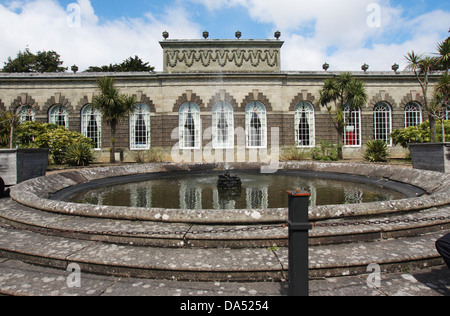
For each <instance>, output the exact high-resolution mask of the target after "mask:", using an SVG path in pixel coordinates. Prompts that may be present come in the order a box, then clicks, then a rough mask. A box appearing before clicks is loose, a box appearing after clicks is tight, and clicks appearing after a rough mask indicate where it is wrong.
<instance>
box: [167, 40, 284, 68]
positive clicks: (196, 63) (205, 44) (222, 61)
mask: <svg viewBox="0 0 450 316" xmlns="http://www.w3.org/2000/svg"><path fill="white" fill-rule="evenodd" d="M283 43H284V42H282V41H279V40H165V41H161V42H160V44H161V47H162V48H163V51H164V72H167V73H177V72H243V71H258V72H277V71H280V70H281V60H280V50H281V47H282V46H283Z"/></svg>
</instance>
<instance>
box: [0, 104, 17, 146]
mask: <svg viewBox="0 0 450 316" xmlns="http://www.w3.org/2000/svg"><path fill="white" fill-rule="evenodd" d="M19 123H20V116H19V114H16V113H14V112H12V111H2V112H1V113H0V124H1V125H2V127H1V129H2V130H3V132H2V133H1V134H3V136H1V135H0V143H4V144H6V143H8V144H9V148H10V149H13V148H14V130H15V128H16V127H17V126H18V125H19ZM8 132H9V139H7V137H6V134H7V133H8Z"/></svg>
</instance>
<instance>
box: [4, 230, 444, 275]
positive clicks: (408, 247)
mask: <svg viewBox="0 0 450 316" xmlns="http://www.w3.org/2000/svg"><path fill="white" fill-rule="evenodd" d="M441 236H443V233H430V234H426V235H424V236H417V237H408V238H402V239H392V240H385V241H377V242H368V243H357V244H340V245H323V246H312V247H310V276H311V277H312V278H320V277H330V276H342V275H355V274H361V273H364V272H365V271H366V270H367V266H368V265H369V264H374V263H375V264H379V265H380V266H381V267H382V269H383V271H389V272H393V271H399V270H400V271H401V270H403V269H405V268H412V267H414V268H421V267H428V266H434V265H442V264H443V261H442V259H441V258H440V256H439V254H438V253H437V251H436V250H435V241H436V240H437V239H439V238H440V237H441ZM0 240H2V243H1V244H0V256H1V257H4V258H9V259H13V260H19V261H23V262H27V263H32V264H36V265H42V266H47V267H55V268H59V269H66V268H67V266H68V264H70V263H76V264H78V265H79V266H80V267H81V269H82V271H85V272H87V273H94V274H105V275H113V276H123V277H137V278H149V279H174V280H186V281H252V282H253V281H279V280H284V279H286V277H287V273H288V269H289V267H288V249H287V248H279V249H268V248H244V249H226V248H225V249H223V248H209V249H203V248H160V247H148V246H147V247H141V246H135V245H116V244H107V243H102V242H97V241H87V240H76V239H71V238H64V237H56V236H47V235H43V234H38V233H35V232H31V231H21V230H18V229H14V228H5V227H2V228H0Z"/></svg>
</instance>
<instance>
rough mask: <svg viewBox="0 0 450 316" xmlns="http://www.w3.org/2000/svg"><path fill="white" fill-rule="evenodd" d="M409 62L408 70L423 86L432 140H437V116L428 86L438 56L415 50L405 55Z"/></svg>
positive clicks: (424, 105)
mask: <svg viewBox="0 0 450 316" xmlns="http://www.w3.org/2000/svg"><path fill="white" fill-rule="evenodd" d="M405 58H406V60H407V61H408V64H407V66H406V70H408V71H412V72H414V74H415V75H416V79H417V81H418V82H419V84H420V87H421V88H422V96H423V98H424V100H425V101H424V104H423V107H424V108H425V110H426V111H427V112H428V116H429V119H430V128H431V139H432V142H434V143H435V142H436V138H437V137H436V118H435V117H434V116H433V105H432V104H431V103H430V102H429V100H428V86H429V83H430V74H431V71H432V70H433V69H435V68H436V66H437V60H438V59H437V58H433V57H429V56H425V57H424V56H423V55H418V54H416V53H415V52H414V51H412V52H410V53H408V54H407V55H406V56H405Z"/></svg>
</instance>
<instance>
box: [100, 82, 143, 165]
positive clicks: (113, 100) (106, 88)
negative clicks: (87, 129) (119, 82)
mask: <svg viewBox="0 0 450 316" xmlns="http://www.w3.org/2000/svg"><path fill="white" fill-rule="evenodd" d="M97 84H98V88H99V89H100V94H99V95H96V96H95V97H94V99H93V101H92V105H93V107H95V108H96V109H98V110H99V111H100V113H102V118H103V120H104V121H105V122H106V123H107V124H108V125H109V126H110V128H111V151H110V162H111V163H115V162H116V158H115V151H116V131H117V125H118V124H119V122H120V121H121V120H122V119H123V118H124V117H125V116H127V115H129V113H130V112H131V110H132V109H133V107H134V106H135V105H136V103H137V99H136V98H135V97H134V96H127V95H125V94H120V91H119V89H118V88H116V86H115V81H114V79H113V78H111V77H103V78H100V79H98V80H97Z"/></svg>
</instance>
